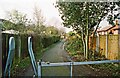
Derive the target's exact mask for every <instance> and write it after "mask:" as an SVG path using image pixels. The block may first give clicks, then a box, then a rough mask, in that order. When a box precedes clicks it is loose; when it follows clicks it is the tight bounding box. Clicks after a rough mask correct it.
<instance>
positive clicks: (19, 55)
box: [18, 35, 21, 62]
mask: <svg viewBox="0 0 120 78" xmlns="http://www.w3.org/2000/svg"><path fill="white" fill-rule="evenodd" d="M18 44H19V46H18V57H19V62H20V58H21V37H20V35H19V36H18Z"/></svg>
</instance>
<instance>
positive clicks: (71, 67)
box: [70, 62, 73, 78]
mask: <svg viewBox="0 0 120 78" xmlns="http://www.w3.org/2000/svg"><path fill="white" fill-rule="evenodd" d="M72 65H73V62H71V63H70V78H72V76H73V74H72V70H73V66H72Z"/></svg>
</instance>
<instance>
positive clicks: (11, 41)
mask: <svg viewBox="0 0 120 78" xmlns="http://www.w3.org/2000/svg"><path fill="white" fill-rule="evenodd" d="M14 50H15V40H14V37H10V39H9V51H8V58H7V61H6V66H5V71H4V77H5V76H7V73H8V76H9V77H10V68H11V65H12V61H13V57H14Z"/></svg>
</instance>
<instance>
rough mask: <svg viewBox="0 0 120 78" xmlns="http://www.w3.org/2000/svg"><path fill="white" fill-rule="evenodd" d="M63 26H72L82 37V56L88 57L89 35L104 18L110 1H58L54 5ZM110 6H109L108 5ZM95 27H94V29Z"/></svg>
mask: <svg viewBox="0 0 120 78" xmlns="http://www.w3.org/2000/svg"><path fill="white" fill-rule="evenodd" d="M56 6H57V7H58V9H59V12H60V14H61V18H62V20H63V21H64V22H63V24H64V26H65V27H72V28H73V29H74V30H75V31H77V33H79V34H80V35H81V37H82V42H83V47H84V56H85V57H86V59H88V51H89V44H88V41H89V36H90V35H91V34H92V33H93V32H94V35H95V32H96V31H97V28H98V27H99V23H100V22H101V20H102V19H104V18H105V16H106V15H107V13H108V12H109V11H110V10H111V9H109V6H110V3H107V2H96V3H93V2H76V3H75V2H58V3H57V5H56ZM110 8H111V7H110ZM94 28H95V29H94Z"/></svg>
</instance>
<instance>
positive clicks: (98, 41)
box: [96, 34, 100, 52]
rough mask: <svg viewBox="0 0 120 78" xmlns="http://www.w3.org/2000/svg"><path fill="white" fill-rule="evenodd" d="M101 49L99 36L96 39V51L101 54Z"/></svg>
mask: <svg viewBox="0 0 120 78" xmlns="http://www.w3.org/2000/svg"><path fill="white" fill-rule="evenodd" d="M99 47H100V37H99V34H98V35H97V37H96V51H97V52H99Z"/></svg>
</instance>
